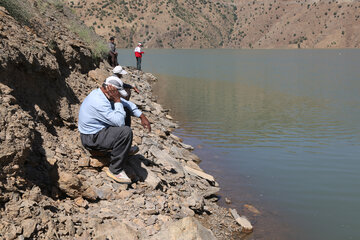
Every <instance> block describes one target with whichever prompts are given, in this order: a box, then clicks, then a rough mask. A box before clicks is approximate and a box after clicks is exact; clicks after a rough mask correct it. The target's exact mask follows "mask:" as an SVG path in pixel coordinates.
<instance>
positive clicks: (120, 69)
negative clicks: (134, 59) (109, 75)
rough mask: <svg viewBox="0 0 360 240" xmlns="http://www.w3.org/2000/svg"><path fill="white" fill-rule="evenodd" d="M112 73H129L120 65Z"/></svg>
mask: <svg viewBox="0 0 360 240" xmlns="http://www.w3.org/2000/svg"><path fill="white" fill-rule="evenodd" d="M112 71H113V73H117V74H127V71H125V70H124V69H123V68H122V67H121V66H120V65H119V66H116V67H114V69H113V70H112Z"/></svg>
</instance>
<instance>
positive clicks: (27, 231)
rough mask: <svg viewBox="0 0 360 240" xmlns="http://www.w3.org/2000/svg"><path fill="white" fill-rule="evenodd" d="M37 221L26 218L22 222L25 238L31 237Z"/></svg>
mask: <svg viewBox="0 0 360 240" xmlns="http://www.w3.org/2000/svg"><path fill="white" fill-rule="evenodd" d="M36 225H37V223H36V221H35V220H33V219H25V220H24V221H22V222H21V226H22V228H23V236H24V237H25V238H30V236H31V234H32V233H33V232H34V231H35V228H36Z"/></svg>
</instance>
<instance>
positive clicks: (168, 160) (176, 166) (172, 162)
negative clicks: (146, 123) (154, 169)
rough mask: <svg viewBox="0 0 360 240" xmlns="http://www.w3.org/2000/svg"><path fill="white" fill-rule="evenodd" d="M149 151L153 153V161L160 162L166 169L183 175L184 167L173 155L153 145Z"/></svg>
mask: <svg viewBox="0 0 360 240" xmlns="http://www.w3.org/2000/svg"><path fill="white" fill-rule="evenodd" d="M150 152H151V153H152V154H153V155H154V157H155V158H156V159H155V162H156V163H157V164H161V165H162V166H164V168H165V169H166V170H168V171H171V170H175V171H176V172H177V173H179V174H180V175H181V176H184V169H183V167H182V166H181V164H180V163H179V162H178V161H177V160H176V159H175V158H173V157H171V156H170V155H169V154H168V153H167V152H165V151H164V150H160V149H159V148H157V147H155V146H151V148H150Z"/></svg>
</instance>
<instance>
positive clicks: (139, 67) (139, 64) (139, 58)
mask: <svg viewBox="0 0 360 240" xmlns="http://www.w3.org/2000/svg"><path fill="white" fill-rule="evenodd" d="M136 69H137V70H141V57H136Z"/></svg>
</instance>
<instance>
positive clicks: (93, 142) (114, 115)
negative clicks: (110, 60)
mask: <svg viewBox="0 0 360 240" xmlns="http://www.w3.org/2000/svg"><path fill="white" fill-rule="evenodd" d="M124 74H127V72H126V71H125V70H123V68H122V67H121V66H116V67H115V68H114V69H113V75H112V76H110V77H108V78H107V79H106V80H105V82H104V83H103V85H102V86H101V87H100V88H98V89H95V90H93V91H92V92H91V93H90V94H89V95H88V96H87V97H86V98H85V99H84V101H83V103H82V104H81V107H80V111H79V122H78V129H79V132H80V137H81V142H82V144H83V146H84V147H85V148H86V149H88V150H96V151H111V155H110V165H109V169H108V170H106V173H107V175H108V176H109V177H111V178H112V179H114V180H115V181H117V182H120V183H126V184H130V183H131V179H130V178H129V177H128V176H127V175H126V173H125V171H124V168H123V167H124V164H126V161H127V159H128V156H129V155H132V154H135V153H136V152H137V151H138V148H137V147H131V145H132V139H133V133H132V130H131V128H130V124H131V119H130V117H131V116H135V117H139V118H140V119H141V125H142V126H143V127H144V128H145V129H147V130H148V131H149V132H150V131H151V126H150V123H149V120H148V119H147V118H146V116H145V115H144V114H143V113H142V112H141V111H140V110H139V109H138V108H137V106H136V105H135V104H134V103H132V102H130V101H129V97H130V89H131V88H132V89H134V90H135V91H136V92H139V90H138V89H137V88H136V87H132V86H130V85H127V84H123V82H122V81H121V77H122V76H123V75H124Z"/></svg>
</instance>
